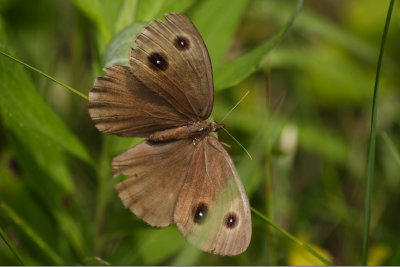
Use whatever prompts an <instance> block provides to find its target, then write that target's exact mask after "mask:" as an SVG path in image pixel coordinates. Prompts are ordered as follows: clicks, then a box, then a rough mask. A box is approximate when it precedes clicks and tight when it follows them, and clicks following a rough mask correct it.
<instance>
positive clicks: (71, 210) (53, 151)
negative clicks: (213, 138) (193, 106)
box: [0, 0, 400, 265]
mask: <svg viewBox="0 0 400 267" xmlns="http://www.w3.org/2000/svg"><path fill="white" fill-rule="evenodd" d="M301 3H302V1H289V0H285V1H282V0H272V1H265V0H229V1H228V0H218V1H215V0H197V1H196V0H182V1H175V0H124V1H108V0H73V1H51V0H38V1H32V2H29V1H22V0H7V1H0V50H1V51H2V52H3V53H7V54H10V55H11V56H14V57H16V58H18V59H20V60H22V61H23V62H26V63H28V64H29V65H31V66H34V67H36V68H37V69H40V70H41V71H43V72H44V73H46V74H48V75H49V76H51V77H54V78H55V79H57V80H58V81H62V82H63V83H64V84H67V85H69V86H71V87H75V88H77V89H78V91H80V92H82V93H83V95H87V93H88V91H89V90H90V89H91V87H92V85H93V82H94V79H95V77H96V76H98V75H101V69H102V68H103V67H105V66H109V65H112V64H125V65H127V64H128V55H129V48H130V47H134V43H133V38H134V36H135V35H136V34H137V33H138V32H140V30H141V29H142V27H143V26H144V25H146V23H148V22H149V21H152V20H154V19H163V17H162V14H164V13H166V12H177V13H184V14H186V15H188V16H189V18H191V20H192V21H193V23H194V24H195V25H196V26H197V27H198V29H199V31H200V32H201V34H202V36H203V38H204V40H205V43H206V45H207V47H208V50H209V52H210V56H211V60H212V63H213V70H214V84H215V89H216V92H215V104H214V110H213V118H215V120H216V121H218V120H219V119H220V118H222V117H223V116H224V114H226V112H227V111H228V110H229V109H230V108H231V107H232V106H233V105H235V103H236V102H237V101H238V100H239V99H240V98H241V97H242V96H243V94H244V92H245V91H248V90H250V94H249V96H248V97H247V98H246V99H245V100H244V101H243V102H242V103H241V104H240V105H239V106H238V107H237V108H236V109H235V110H234V111H233V113H232V114H231V115H230V116H229V117H228V118H227V119H226V121H224V124H226V125H227V129H228V130H229V132H230V133H231V134H233V135H234V136H235V137H236V139H238V140H239V141H240V142H241V143H242V144H243V145H244V146H245V147H246V148H247V149H248V150H249V152H250V153H251V155H252V157H253V160H250V159H249V158H248V157H247V155H246V154H245V153H244V152H243V150H242V149H241V148H240V146H238V145H237V144H236V143H234V142H233V141H232V140H231V139H230V138H229V136H227V135H226V134H225V133H224V132H221V133H219V138H220V139H221V140H222V141H223V142H225V143H228V144H230V145H231V147H230V148H228V151H229V153H230V154H231V156H232V158H233V160H234V161H235V163H236V165H237V167H238V171H239V173H240V176H241V178H242V180H243V183H244V185H245V187H246V190H247V193H248V195H249V198H250V202H251V205H252V207H254V208H255V209H256V211H254V212H255V213H253V219H252V221H253V238H252V241H251V243H250V247H249V248H248V250H247V251H246V252H245V253H243V254H241V255H239V256H235V257H221V256H216V255H210V254H208V253H204V252H202V251H200V250H198V249H197V248H195V247H193V246H191V245H189V244H188V243H187V242H186V241H185V240H184V238H183V237H182V236H181V235H180V234H179V232H178V230H177V229H176V227H175V226H169V227H166V228H160V229H159V228H151V227H150V226H148V225H146V224H145V223H143V222H142V221H141V220H139V219H138V218H137V217H136V216H135V215H133V214H132V213H130V212H129V210H126V209H124V208H123V205H122V204H121V203H120V201H119V199H118V197H117V195H116V193H115V191H114V189H113V185H114V184H115V183H116V181H115V180H118V178H117V179H111V160H112V158H113V157H114V156H115V155H117V154H119V153H121V152H122V151H124V150H126V149H128V148H130V147H132V146H133V145H134V144H136V143H138V142H139V141H140V140H141V139H140V138H120V137H116V136H111V135H104V134H100V133H99V132H98V131H97V130H96V129H95V128H94V126H93V123H92V121H91V120H90V118H89V116H88V112H87V101H86V100H85V99H84V98H82V97H80V96H79V95H78V94H74V93H72V92H73V90H72V92H71V91H68V90H67V89H65V88H61V87H60V86H59V85H57V84H56V83H54V82H53V81H51V80H49V79H46V78H44V77H43V76H41V75H39V74H38V73H37V72H35V71H32V70H30V69H28V68H25V67H24V66H22V65H21V64H18V63H17V62H15V61H12V60H10V59H9V58H7V57H5V56H4V55H0V237H1V239H0V264H1V265H17V264H22V263H23V264H26V265H158V264H168V265H198V264H200V265H222V264H228V265H237V264H239V265H296V264H321V263H327V264H328V263H329V261H331V262H333V263H334V264H346V265H352V264H353V265H355V264H361V258H362V257H361V247H362V239H363V237H362V234H363V227H362V223H363V220H364V219H363V217H364V210H363V208H364V202H365V194H364V188H365V186H366V173H367V156H368V155H367V147H368V142H369V137H370V126H369V124H370V123H369V121H370V119H371V117H370V116H371V112H370V110H371V99H372V95H373V82H374V73H375V70H376V60H377V55H378V52H379V41H380V37H381V35H382V30H383V25H384V21H385V16H386V13H385V12H386V11H387V10H386V7H387V6H388V3H389V1H388V0H386V1H382V3H379V8H376V6H377V5H378V4H377V3H376V1H373V0H350V1H330V2H329V3H328V2H327V3H326V4H324V5H321V4H318V1H306V3H305V6H304V7H303V8H302V9H301V12H299V13H298V16H296V15H297V12H298V11H299V10H300V5H301ZM296 5H297V6H296ZM369 14H373V17H374V19H373V20H372V19H370V16H369ZM393 16H394V18H395V19H396V20H397V21H398V18H399V14H398V9H397V12H396V9H394V14H393ZM372 21H373V23H372ZM398 31H399V25H398V23H397V24H396V23H393V24H392V25H391V28H390V29H389V32H388V37H387V38H388V41H387V47H386V50H385V55H384V56H383V64H382V72H381V76H380V81H381V84H380V87H381V90H380V95H379V102H378V106H377V108H378V111H379V112H378V114H377V115H378V116H377V124H376V127H377V128H376V134H377V136H378V138H377V143H376V145H377V148H376V151H375V154H374V155H375V159H376V160H375V161H376V165H375V176H376V178H379V179H375V181H374V183H373V184H372V185H373V186H372V185H371V187H370V189H371V195H372V196H373V197H371V198H370V200H371V202H372V205H371V207H372V212H371V215H372V217H371V224H370V232H369V242H370V245H369V255H371V259H370V260H371V261H370V262H369V263H372V264H391V265H398V264H399V263H400V256H399V255H400V245H399V242H398V240H399V239H400V231H399V230H398V225H399V224H400V218H399V216H397V214H396V211H397V207H398V205H399V204H400V199H399V197H398V191H399V189H400V181H399V175H398V174H399V169H400V164H399V163H400V156H399V155H400V154H399V145H400V143H399V142H398V140H399V137H400V131H399V129H400V127H399V126H400V124H399V120H398V118H399V117H400V109H399V106H398V102H399V98H400V93H399V90H398V89H399V84H400V81H399V76H398V75H397V74H398V73H399V71H400V64H399V60H400V58H399V54H398V47H399V43H400V39H399V36H398V35H396V33H397V32H398ZM58 83H59V84H61V85H62V83H61V82H58ZM68 89H70V90H71V88H68ZM257 210H259V211H262V214H260V213H259V212H257ZM264 214H265V215H266V216H267V217H265V216H264ZM272 222H274V223H275V224H274V223H272ZM270 225H273V227H274V228H273V227H270ZM277 225H279V226H281V227H279V226H277ZM275 229H278V231H276V230H275ZM283 229H285V230H286V231H287V232H286V231H285V230H283ZM289 233H290V234H289ZM282 234H283V235H282ZM292 241H294V242H292ZM296 243H297V244H296ZM305 244H308V245H305ZM299 245H300V246H299ZM313 255H314V256H313ZM310 256H311V258H309V257H310ZM321 257H323V258H325V259H327V260H328V261H325V260H324V259H321ZM318 259H319V260H320V261H318ZM313 260H315V261H313Z"/></svg>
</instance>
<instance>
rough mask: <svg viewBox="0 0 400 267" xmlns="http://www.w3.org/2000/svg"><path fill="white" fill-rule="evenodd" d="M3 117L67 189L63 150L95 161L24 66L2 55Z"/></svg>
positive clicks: (68, 180) (0, 96)
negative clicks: (54, 109) (44, 96)
mask: <svg viewBox="0 0 400 267" xmlns="http://www.w3.org/2000/svg"><path fill="white" fill-rule="evenodd" d="M0 80H1V83H0V118H2V121H3V123H4V125H5V127H6V128H7V129H8V130H9V131H10V132H11V133H13V136H15V137H16V138H18V140H19V142H20V143H21V144H23V146H24V149H26V150H27V152H29V154H30V155H31V156H33V159H34V160H35V161H36V162H37V164H38V165H39V166H40V167H41V168H42V169H43V170H44V171H46V172H47V173H48V174H49V176H50V177H51V178H53V179H54V181H56V182H57V183H58V184H59V185H61V186H62V187H63V188H64V189H65V190H66V191H71V190H72V180H71V177H70V174H69V171H68V168H67V166H66V161H65V158H64V154H63V152H65V151H68V152H70V153H71V154H73V155H75V156H76V157H78V158H80V159H82V160H84V161H86V162H88V163H92V162H93V161H92V159H91V158H90V156H89V154H88V152H87V151H86V149H85V147H84V146H83V145H82V144H81V143H80V142H79V140H78V139H77V138H76V137H75V136H74V135H73V134H72V133H71V132H70V131H69V129H68V128H67V127H66V126H65V124H64V123H63V122H62V121H61V120H60V119H59V117H58V116H57V115H56V114H55V113H54V112H53V111H52V110H51V109H50V107H49V106H48V105H47V104H46V103H45V102H44V101H43V99H42V98H40V96H39V95H38V93H37V92H36V90H35V89H34V87H33V85H32V83H31V81H30V79H29V77H28V76H27V74H26V73H25V71H24V70H23V69H22V67H21V66H20V65H18V64H15V63H14V62H12V61H10V60H9V59H8V58H5V57H3V56H0Z"/></svg>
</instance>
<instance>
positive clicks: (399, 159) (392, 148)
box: [381, 133, 400, 165]
mask: <svg viewBox="0 0 400 267" xmlns="http://www.w3.org/2000/svg"><path fill="white" fill-rule="evenodd" d="M381 136H382V138H383V141H385V143H386V145H387V146H388V148H389V150H390V152H392V154H393V157H394V158H395V159H396V161H397V163H398V164H399V165H400V153H399V150H397V148H396V146H395V145H394V144H393V141H392V139H390V137H389V136H388V134H387V133H382V134H381Z"/></svg>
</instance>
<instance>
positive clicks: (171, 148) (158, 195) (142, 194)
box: [112, 139, 195, 226]
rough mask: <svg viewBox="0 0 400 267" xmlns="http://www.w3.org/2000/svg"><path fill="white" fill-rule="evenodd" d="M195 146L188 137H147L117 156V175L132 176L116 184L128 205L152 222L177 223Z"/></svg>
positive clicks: (115, 163) (114, 164)
mask: <svg viewBox="0 0 400 267" xmlns="http://www.w3.org/2000/svg"><path fill="white" fill-rule="evenodd" d="M194 148H195V147H194V146H193V144H192V142H191V141H190V140H188V139H183V140H179V141H171V142H165V143H151V142H148V141H144V142H142V143H140V144H138V145H136V146H135V147H133V148H131V149H129V150H128V151H126V152H124V153H122V154H121V155H119V156H117V157H115V158H114V159H113V162H112V170H113V176H114V177H117V176H118V175H119V174H124V175H127V176H128V177H127V178H126V179H125V180H124V181H122V182H120V183H118V184H117V185H116V186H115V188H116V190H117V192H118V196H119V197H120V199H121V200H122V203H123V204H124V206H125V207H127V208H129V209H130V210H131V211H132V212H133V213H135V214H136V215H137V216H138V217H139V218H141V219H142V220H144V221H145V222H147V223H148V224H150V225H152V226H167V225H169V224H171V223H173V211H174V208H175V204H176V200H177V197H178V195H179V191H180V189H181V188H182V185H183V183H184V181H185V179H186V170H187V169H188V166H189V165H190V161H191V157H192V155H193V152H194Z"/></svg>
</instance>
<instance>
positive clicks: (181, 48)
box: [130, 13, 214, 121]
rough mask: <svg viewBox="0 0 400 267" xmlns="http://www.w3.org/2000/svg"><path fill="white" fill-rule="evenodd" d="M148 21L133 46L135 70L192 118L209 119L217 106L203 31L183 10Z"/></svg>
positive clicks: (151, 88) (135, 73) (161, 94)
mask: <svg viewBox="0 0 400 267" xmlns="http://www.w3.org/2000/svg"><path fill="white" fill-rule="evenodd" d="M164 16H165V18H166V19H167V21H168V23H164V22H162V21H161V20H158V21H157V22H152V23H150V24H149V25H147V26H146V27H145V28H144V29H143V30H142V31H141V33H140V34H139V35H138V36H137V37H136V39H135V42H136V44H137V48H136V49H131V55H130V65H131V69H132V73H133V74H134V75H135V76H136V77H138V79H139V80H140V81H141V82H143V83H144V84H145V85H146V86H147V87H148V88H149V89H150V90H152V91H153V92H155V93H156V94H158V95H160V96H162V97H163V98H164V99H165V100H166V101H168V102H169V103H170V104H171V105H172V106H174V107H175V108H176V109H177V111H178V112H179V113H182V114H186V115H187V116H189V117H190V118H191V121H199V120H205V119H207V118H208V117H209V116H210V114H211V110H212V107H213V101H214V88H213V79H212V69H211V61H210V57H209V54H208V51H207V48H206V46H205V44H204V41H203V39H202V38H201V36H200V34H199V32H198V31H197V29H196V28H195V26H194V25H193V24H192V22H191V21H190V20H189V19H188V18H187V17H185V16H184V15H181V14H175V13H171V14H166V15H164Z"/></svg>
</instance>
